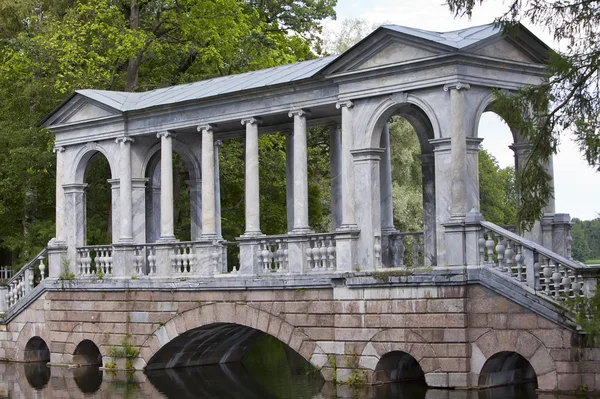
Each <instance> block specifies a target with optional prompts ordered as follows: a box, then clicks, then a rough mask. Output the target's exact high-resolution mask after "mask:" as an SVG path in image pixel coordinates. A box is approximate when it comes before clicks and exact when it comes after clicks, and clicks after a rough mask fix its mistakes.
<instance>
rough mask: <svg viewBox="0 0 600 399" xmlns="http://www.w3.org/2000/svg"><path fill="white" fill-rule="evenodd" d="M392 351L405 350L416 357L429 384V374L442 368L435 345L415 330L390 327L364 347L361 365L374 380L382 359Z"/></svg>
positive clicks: (376, 335) (360, 360)
mask: <svg viewBox="0 0 600 399" xmlns="http://www.w3.org/2000/svg"><path fill="white" fill-rule="evenodd" d="M392 352H403V353H406V354H407V355H410V356H411V357H412V358H413V359H415V361H416V362H417V363H418V364H419V366H420V367H421V370H422V371H423V374H424V375H425V381H426V382H427V383H428V385H429V381H428V375H429V374H432V373H435V372H436V371H437V370H439V369H440V368H441V365H440V362H439V360H438V356H437V354H436V352H435V350H434V349H433V346H432V345H431V344H430V343H429V342H427V341H426V340H425V339H424V338H423V337H422V336H421V335H420V334H418V333H416V332H415V331H413V330H404V329H388V330H384V331H381V332H379V333H377V334H375V335H374V336H373V337H372V338H371V340H370V341H369V342H368V343H367V345H366V346H365V348H364V349H363V351H362V353H361V356H360V359H359V365H360V366H361V368H363V369H366V370H369V372H370V375H371V380H373V379H374V378H375V375H374V373H375V371H376V370H377V365H378V364H379V362H380V361H381V359H382V358H383V357H384V356H385V355H387V354H389V353H392Z"/></svg>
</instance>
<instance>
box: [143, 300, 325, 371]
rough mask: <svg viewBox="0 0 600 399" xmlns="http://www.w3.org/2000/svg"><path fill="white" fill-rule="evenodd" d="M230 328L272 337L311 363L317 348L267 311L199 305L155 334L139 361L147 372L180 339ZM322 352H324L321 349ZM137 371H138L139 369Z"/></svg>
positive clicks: (236, 305)
mask: <svg viewBox="0 0 600 399" xmlns="http://www.w3.org/2000/svg"><path fill="white" fill-rule="evenodd" d="M223 325H231V326H237V327H243V328H245V330H247V331H248V329H252V330H256V331H260V332H262V333H265V334H269V335H271V336H273V337H275V338H277V339H278V340H279V341H281V342H282V343H284V344H285V345H287V346H289V347H290V348H291V349H293V350H294V351H295V352H297V353H298V354H300V355H301V356H302V357H303V358H304V359H305V360H306V361H308V362H310V361H311V358H312V355H313V353H315V350H316V349H317V347H318V345H317V343H316V342H315V341H313V340H312V339H311V338H310V337H309V336H308V335H306V334H305V333H303V332H302V331H300V330H299V329H298V328H296V327H294V326H293V325H291V324H290V323H288V322H286V321H285V320H282V319H281V318H279V317H278V316H275V315H273V314H271V313H269V312H266V311H264V310H261V309H258V308H254V307H251V306H249V305H248V304H240V303H225V302H219V303H211V304H207V305H200V306H198V307H195V308H193V309H190V310H187V311H185V312H183V313H181V314H178V315H176V316H173V317H172V318H171V319H170V320H169V321H167V322H166V323H165V324H164V325H163V326H161V327H159V328H158V329H156V330H155V331H154V333H152V334H151V335H150V336H149V337H148V339H146V341H144V343H142V345H141V347H142V348H141V351H140V358H141V360H142V361H143V363H144V364H143V367H144V368H147V367H148V365H149V364H150V361H151V359H152V358H153V357H154V356H155V355H156V354H157V353H158V352H159V351H160V349H161V348H163V347H164V346H165V345H167V344H169V343H170V342H172V341H173V340H175V339H176V338H177V337H179V336H180V335H182V334H185V333H188V332H189V331H192V330H196V329H198V328H201V327H206V326H223ZM318 351H319V352H322V350H321V349H320V348H319V349H318ZM136 368H138V367H136Z"/></svg>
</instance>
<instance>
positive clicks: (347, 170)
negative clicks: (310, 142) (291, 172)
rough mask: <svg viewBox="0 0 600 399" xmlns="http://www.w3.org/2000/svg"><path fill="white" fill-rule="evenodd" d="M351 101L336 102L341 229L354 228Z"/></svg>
mask: <svg viewBox="0 0 600 399" xmlns="http://www.w3.org/2000/svg"><path fill="white" fill-rule="evenodd" d="M353 106H354V104H353V103H352V102H351V101H343V102H339V103H337V104H336V107H337V108H338V109H341V110H342V184H341V186H342V225H341V226H340V227H341V228H343V229H356V227H357V225H356V212H355V206H356V204H355V200H354V156H353V155H352V154H351V152H350V151H352V149H353V146H354V138H353V134H354V132H353V131H352V107H353Z"/></svg>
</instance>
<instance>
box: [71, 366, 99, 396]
mask: <svg viewBox="0 0 600 399" xmlns="http://www.w3.org/2000/svg"><path fill="white" fill-rule="evenodd" d="M73 378H74V379H75V384H77V387H79V389H80V390H81V392H83V393H94V392H96V391H97V390H98V389H100V385H102V370H100V366H82V367H78V368H76V369H74V371H73Z"/></svg>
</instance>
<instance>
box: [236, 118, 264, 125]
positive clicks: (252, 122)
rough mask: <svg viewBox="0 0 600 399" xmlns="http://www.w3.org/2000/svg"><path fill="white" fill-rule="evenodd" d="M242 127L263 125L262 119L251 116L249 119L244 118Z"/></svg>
mask: <svg viewBox="0 0 600 399" xmlns="http://www.w3.org/2000/svg"><path fill="white" fill-rule="evenodd" d="M241 122H242V125H246V124H250V125H260V124H261V123H262V119H260V118H259V117H255V116H251V117H249V118H243V119H242V120H241Z"/></svg>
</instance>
